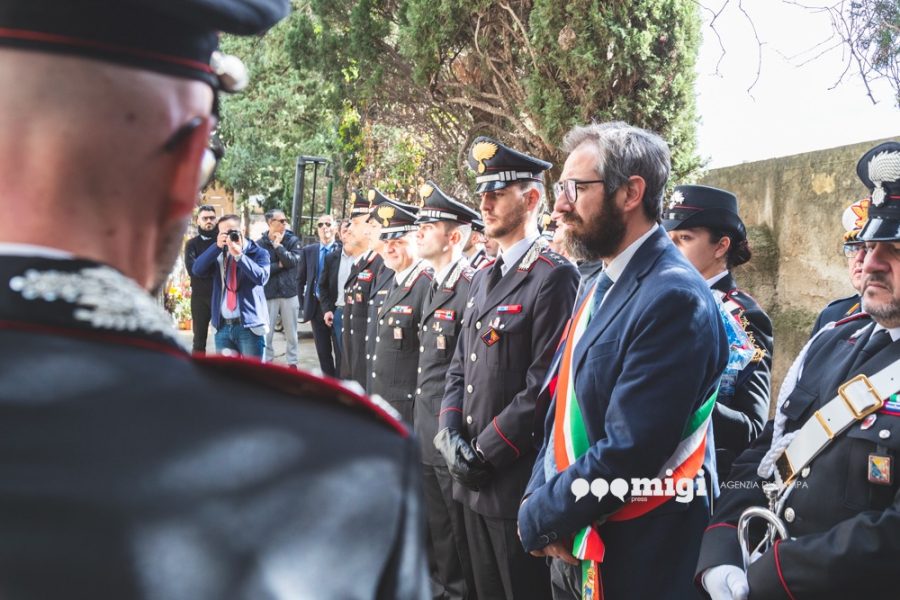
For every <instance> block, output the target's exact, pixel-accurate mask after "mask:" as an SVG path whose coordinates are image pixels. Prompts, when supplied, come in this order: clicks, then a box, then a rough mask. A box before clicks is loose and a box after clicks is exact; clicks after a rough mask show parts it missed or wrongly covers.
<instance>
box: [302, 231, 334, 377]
mask: <svg viewBox="0 0 900 600" xmlns="http://www.w3.org/2000/svg"><path fill="white" fill-rule="evenodd" d="M316 232H317V233H318V235H319V241H318V242H315V243H313V244H307V245H306V246H304V247H303V249H302V251H301V253H300V267H299V271H300V277H299V279H298V280H297V282H296V284H297V289H298V290H299V293H300V297H301V302H300V306H301V307H302V308H303V322H304V323H305V322H307V321H308V322H309V324H310V326H311V327H312V332H313V339H314V340H315V343H316V354H317V355H318V357H319V368H320V369H322V372H323V373H324V374H326V375H328V376H329V377H337V371H336V369H335V363H336V361H335V352H336V351H337V352H338V353H340V350H339V349H338V347H337V345H336V344H335V342H334V340H333V339H332V336H331V326H332V325H333V323H326V322H325V311H324V310H323V309H322V304H321V303H320V302H319V295H318V293H319V282H320V281H321V280H322V274H323V273H324V271H325V259H326V257H327V256H329V255H330V254H333V253H335V252H340V251H341V244H340V243H339V242H336V241H335V239H334V219H333V218H332V217H331V215H320V216H319V218H318V219H316Z"/></svg>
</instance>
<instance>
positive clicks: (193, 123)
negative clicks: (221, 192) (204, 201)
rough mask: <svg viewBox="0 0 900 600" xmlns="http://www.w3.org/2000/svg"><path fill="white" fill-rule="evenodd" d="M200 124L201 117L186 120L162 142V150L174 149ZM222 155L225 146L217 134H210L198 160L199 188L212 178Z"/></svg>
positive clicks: (169, 150)
mask: <svg viewBox="0 0 900 600" xmlns="http://www.w3.org/2000/svg"><path fill="white" fill-rule="evenodd" d="M202 124H203V119H202V118H201V117H194V118H193V119H191V120H190V121H188V122H187V123H185V124H184V125H182V126H181V127H179V128H178V130H177V131H176V132H175V133H173V134H172V136H171V137H170V138H169V139H168V141H166V143H165V144H163V150H164V151H165V152H172V151H174V150H175V149H176V148H177V147H178V145H179V144H180V143H181V142H183V141H184V140H186V139H187V138H188V136H190V135H191V133H192V132H193V131H194V130H195V129H197V128H198V127H200V125H202ZM223 156H225V147H224V146H223V145H222V142H221V141H220V140H219V138H218V137H217V136H215V135H210V136H209V145H208V146H207V147H206V149H205V150H204V151H203V159H202V160H201V161H200V189H203V188H205V187H206V186H208V185H209V184H210V182H211V181H212V180H213V176H214V175H215V174H216V167H218V166H219V161H220V160H222V157H223Z"/></svg>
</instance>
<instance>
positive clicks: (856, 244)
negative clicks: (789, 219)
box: [810, 198, 871, 337]
mask: <svg viewBox="0 0 900 600" xmlns="http://www.w3.org/2000/svg"><path fill="white" fill-rule="evenodd" d="M870 202H871V201H870V200H869V199H868V198H863V199H862V200H857V201H856V202H854V203H853V204H851V205H850V206H848V207H847V208H846V209H845V210H844V214H843V216H842V217H841V224H842V225H843V226H844V244H843V246H842V247H841V250H842V252H843V255H844V258H846V259H847V274H848V275H849V277H850V285H851V286H853V289H854V290H856V293H855V294H853V295H852V296H847V297H846V298H838V299H837V300H833V301H831V302H829V303H828V305H827V306H826V307H825V308H823V309H822V312H820V313H819V316H818V317H817V318H816V322H815V324H814V325H813V329H812V333H811V334H810V337H812V336H814V335H816V333H817V332H818V331H819V330H820V329H822V327H824V326H825V325H827V324H828V323H831V322H834V321H840V320H841V319H844V318H846V317H849V316H851V315H855V314H857V313H858V312H860V310H862V302H861V299H860V296H859V292H860V291H861V289H862V279H863V274H862V270H863V261H865V259H866V245H865V243H863V242H862V241H861V240H860V239H859V238H858V236H859V232H860V231H862V227H863V225H865V223H866V218H867V216H868V213H869V203H870Z"/></svg>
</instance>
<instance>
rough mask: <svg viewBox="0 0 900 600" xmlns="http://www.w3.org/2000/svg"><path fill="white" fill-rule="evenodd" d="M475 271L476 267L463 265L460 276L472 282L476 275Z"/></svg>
mask: <svg viewBox="0 0 900 600" xmlns="http://www.w3.org/2000/svg"><path fill="white" fill-rule="evenodd" d="M475 271H476V269H473V268H472V267H463V268H462V270H460V272H459V276H460V277H462V278H463V279H465V280H466V281H468V282H470V283H471V281H472V279H473V278H474V277H475Z"/></svg>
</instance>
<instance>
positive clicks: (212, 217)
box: [200, 215, 217, 221]
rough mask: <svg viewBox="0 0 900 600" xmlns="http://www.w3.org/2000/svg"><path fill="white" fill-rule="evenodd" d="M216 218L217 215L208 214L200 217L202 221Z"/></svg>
mask: <svg viewBox="0 0 900 600" xmlns="http://www.w3.org/2000/svg"><path fill="white" fill-rule="evenodd" d="M216 218H217V217H216V215H212V216H208V217H200V220H201V221H215V220H216Z"/></svg>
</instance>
